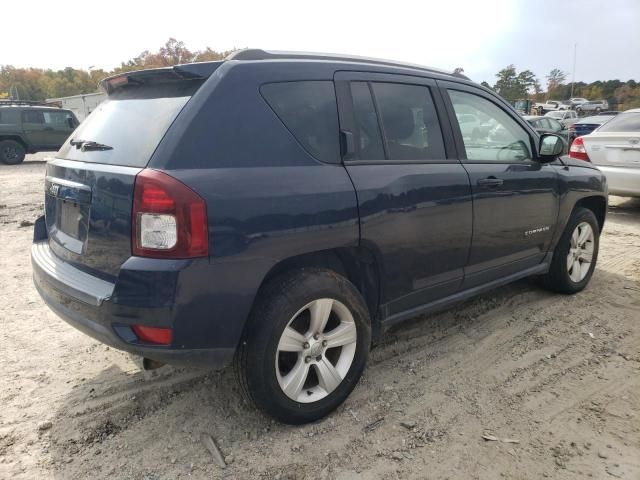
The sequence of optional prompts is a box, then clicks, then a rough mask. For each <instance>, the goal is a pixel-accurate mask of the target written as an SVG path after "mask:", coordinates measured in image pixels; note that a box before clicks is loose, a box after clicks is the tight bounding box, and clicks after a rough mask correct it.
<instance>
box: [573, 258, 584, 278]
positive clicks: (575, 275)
mask: <svg viewBox="0 0 640 480" xmlns="http://www.w3.org/2000/svg"><path fill="white" fill-rule="evenodd" d="M580 272H581V270H580V262H579V261H578V260H577V259H576V260H575V261H574V262H573V267H572V268H571V280H573V281H574V282H579V281H580V280H582V278H581V275H582V274H581V273H580Z"/></svg>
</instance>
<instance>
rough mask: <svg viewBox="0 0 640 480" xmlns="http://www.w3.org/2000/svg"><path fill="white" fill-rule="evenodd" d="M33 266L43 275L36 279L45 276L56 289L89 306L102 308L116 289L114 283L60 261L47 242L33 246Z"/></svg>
mask: <svg viewBox="0 0 640 480" xmlns="http://www.w3.org/2000/svg"><path fill="white" fill-rule="evenodd" d="M31 264H32V266H33V270H34V272H35V271H38V273H40V274H41V275H38V276H36V278H40V277H42V274H44V275H45V276H46V277H47V281H48V282H49V283H50V284H51V286H53V287H54V288H55V289H57V290H59V291H60V292H62V293H64V294H66V295H69V296H70V297H73V298H75V299H76V300H80V301H81V302H84V303H87V304H89V305H94V306H96V307H98V306H100V305H101V304H102V302H104V301H105V300H108V299H109V298H111V295H112V294H113V290H114V288H115V284H114V283H110V282H107V281H106V280H102V279H101V278H97V277H94V276H93V275H89V274H88V273H86V272H83V271H82V270H79V269H77V268H75V267H74V266H72V265H71V264H69V263H67V262H63V261H62V260H60V259H58V258H57V257H56V256H55V255H54V254H53V253H52V252H51V249H50V248H49V242H47V241H44V242H37V243H34V244H33V245H32V246H31Z"/></svg>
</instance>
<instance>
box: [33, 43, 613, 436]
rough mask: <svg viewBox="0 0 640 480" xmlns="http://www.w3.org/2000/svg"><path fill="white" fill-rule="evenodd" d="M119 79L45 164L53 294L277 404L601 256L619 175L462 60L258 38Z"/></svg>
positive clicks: (292, 413)
mask: <svg viewBox="0 0 640 480" xmlns="http://www.w3.org/2000/svg"><path fill="white" fill-rule="evenodd" d="M102 86H103V88H104V89H105V90H106V91H107V93H108V100H106V101H105V102H104V103H103V104H102V105H100V107H99V108H98V109H96V110H95V111H94V112H93V113H92V114H91V116H90V117H89V118H88V119H87V120H86V121H85V122H84V123H83V124H82V125H80V127H79V128H78V129H77V130H76V131H75V132H74V133H73V134H72V135H71V137H70V138H69V139H68V140H67V141H66V143H65V144H64V145H63V147H62V148H61V149H60V151H59V152H58V154H57V155H56V158H55V159H53V160H51V161H49V162H48V164H47V168H46V180H45V197H46V202H45V215H44V217H42V218H40V219H39V220H38V222H37V223H36V226H35V234H34V243H33V247H32V253H31V255H32V264H33V275H34V281H35V284H36V286H37V289H38V291H39V292H40V294H41V295H42V298H43V299H44V300H45V301H46V302H47V304H48V305H49V306H50V307H51V308H52V309H53V310H54V311H55V312H56V313H57V314H58V315H60V316H61V317H62V318H63V319H65V320H66V321H67V322H69V323H70V324H72V325H73V326H75V327H76V328H78V329H80V330H82V331H83V332H85V333H87V334H88V335H91V336H92V337H95V338H97V339H99V340H100V341H102V342H104V343H106V344H108V345H111V346H114V347H116V348H119V349H122V350H125V351H128V352H132V353H135V354H138V355H141V356H143V357H145V358H146V359H147V362H153V363H154V364H155V365H157V364H158V363H176V364H188V365H198V366H204V367H212V368H222V367H225V366H227V365H228V364H230V363H231V362H232V360H234V359H235V362H234V363H235V365H236V368H237V371H238V374H239V379H240V383H241V384H242V386H243V390H244V391H245V392H246V394H247V395H248V397H249V398H250V399H251V400H253V401H254V402H255V404H256V405H257V406H258V407H260V408H261V409H262V410H263V411H265V412H267V413H268V414H270V415H272V416H273V417H275V418H276V419H278V420H280V421H283V422H287V423H303V422H308V421H312V420H315V419H317V418H320V417H322V416H323V415H326V414H327V413H329V412H330V411H332V410H333V409H334V408H336V407H337V406H338V405H339V404H340V403H341V402H342V401H343V400H344V399H345V398H346V397H347V396H348V395H349V393H350V392H351V390H352V389H353V388H354V386H355V385H356V383H357V382H358V379H359V377H360V375H361V374H362V371H363V369H364V367H365V363H366V360H367V355H368V352H369V349H370V346H371V345H372V343H373V342H375V340H376V339H377V338H378V337H379V336H380V335H381V334H382V333H384V331H385V330H387V329H388V328H389V327H391V326H393V325H396V324H398V323H399V322H401V321H403V320H405V319H408V318H411V317H415V316H416V315H419V314H424V313H427V312H432V311H434V310H437V309H440V308H443V307H445V306H447V305H449V304H451V303H453V302H455V301H459V300H462V299H465V298H468V297H470V296H472V295H475V294H478V293H480V292H483V291H486V290H488V289H490V288H494V287H497V286H500V285H503V284H506V283H508V282H512V281H514V280H517V279H520V278H523V277H527V276H539V277H540V278H541V282H542V283H543V284H544V285H546V286H547V287H548V288H550V289H552V290H555V291H558V292H564V293H574V292H578V291H580V290H582V289H583V288H584V287H585V286H586V284H587V282H588V281H589V279H590V277H591V275H592V273H593V271H594V268H595V263H596V258H597V255H598V239H599V233H600V231H601V229H602V226H603V223H604V218H605V212H606V206H607V192H606V183H605V178H604V177H603V175H602V174H601V173H600V172H599V171H598V170H597V168H595V167H593V166H592V165H591V164H590V163H589V162H586V161H579V160H572V159H569V158H560V157H559V155H560V152H561V149H562V141H561V139H560V138H559V137H557V136H554V135H552V134H543V135H541V136H540V135H538V134H537V133H536V132H535V131H534V130H533V129H532V128H531V127H530V126H529V125H528V124H527V122H526V121H524V120H523V119H522V118H521V117H520V116H519V115H518V114H517V113H516V112H515V111H514V110H513V109H512V108H511V107H510V106H509V105H508V104H507V103H506V102H505V101H504V100H502V99H501V98H499V97H498V96H496V95H495V94H494V93H493V92H491V91H489V90H487V89H485V88H482V87H480V86H478V85H476V84H474V83H472V82H470V81H468V80H467V79H466V78H464V77H462V76H459V75H452V74H448V73H445V72H440V71H437V70H432V69H427V68H423V67H418V66H413V65H403V64H399V63H394V62H387V61H380V60H373V59H364V58H350V57H338V56H329V55H306V54H289V53H277V52H265V51H262V50H244V51H241V52H238V53H236V54H234V55H232V56H231V57H229V58H228V59H226V60H225V61H220V62H207V63H197V64H189V65H179V66H175V67H170V68H162V69H156V70H146V71H138V72H130V73H126V74H122V75H118V76H115V77H111V78H109V79H107V80H105V81H103V83H102ZM463 116H464V118H465V121H464V122H459V119H460V118H462V117H463ZM471 117H473V119H472V121H469V119H470V118H471ZM463 124H464V125H463Z"/></svg>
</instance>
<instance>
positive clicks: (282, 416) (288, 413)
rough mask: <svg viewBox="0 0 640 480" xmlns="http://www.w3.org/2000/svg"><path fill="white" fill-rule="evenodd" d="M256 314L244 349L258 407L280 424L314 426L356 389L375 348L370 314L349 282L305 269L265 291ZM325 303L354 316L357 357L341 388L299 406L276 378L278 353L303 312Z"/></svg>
mask: <svg viewBox="0 0 640 480" xmlns="http://www.w3.org/2000/svg"><path fill="white" fill-rule="evenodd" d="M265 293H266V295H267V298H263V299H260V301H259V304H258V305H257V309H256V311H255V312H254V314H252V321H251V329H250V331H248V332H247V334H246V335H245V341H244V343H243V345H242V348H243V350H244V352H243V357H244V358H243V360H244V361H243V362H242V363H243V365H242V366H241V368H243V369H244V372H243V374H244V376H245V379H246V386H247V389H248V390H249V392H248V393H249V395H250V397H251V398H252V400H253V401H254V403H256V405H257V406H258V407H259V408H260V409H261V410H263V411H264V412H266V413H267V414H269V415H271V416H272V417H274V418H275V419H276V420H278V421H281V422H283V423H289V424H301V423H308V422H311V421H314V420H317V419H319V418H322V417H324V416H325V415H327V414H328V413H330V412H331V411H333V410H334V409H335V408H337V407H338V406H339V405H340V404H341V403H342V402H343V401H344V400H345V399H346V398H347V396H348V395H349V394H350V393H351V391H352V390H353V388H354V387H355V386H356V384H357V382H358V380H359V379H360V376H361V375H362V372H363V370H364V367H365V365H366V362H367V357H368V353H369V347H370V343H371V326H370V321H369V315H368V311H367V308H366V306H365V303H364V301H363V300H362V297H361V296H360V294H359V292H358V291H357V289H356V288H355V287H354V286H353V285H352V284H351V283H350V282H349V281H348V280H346V279H345V278H344V277H341V276H339V275H336V274H334V273H333V272H329V271H326V270H304V271H300V272H296V273H295V274H294V275H292V276H290V277H289V278H285V279H279V281H277V286H276V287H275V288H271V289H269V290H268V291H266V292H265ZM319 298H334V299H336V300H338V301H340V302H341V303H343V304H344V305H345V306H346V307H347V308H348V309H349V310H350V312H351V314H352V316H353V318H354V321H355V323H356V329H357V332H358V334H357V343H356V352H355V355H354V358H353V362H352V364H351V367H350V369H349V371H348V373H347V375H346V376H345V378H344V379H343V380H342V382H341V383H340V385H338V387H337V388H336V389H335V390H334V391H333V392H331V393H330V394H329V395H327V396H326V397H325V398H323V399H321V400H318V401H316V402H313V403H299V402H296V401H294V400H292V399H290V398H289V397H287V395H286V394H285V393H284V392H283V391H282V389H281V388H280V385H279V383H278V379H277V376H276V366H275V365H276V357H275V356H276V352H277V346H278V343H279V340H280V335H281V334H282V331H283V330H284V328H285V327H286V325H287V324H288V322H289V321H290V320H291V318H292V317H293V316H294V315H295V314H296V312H298V310H300V309H301V308H302V307H304V306H305V305H307V304H308V303H310V302H312V301H313V300H317V299H319Z"/></svg>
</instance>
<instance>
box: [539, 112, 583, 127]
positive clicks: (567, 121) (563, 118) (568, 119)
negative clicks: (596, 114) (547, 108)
mask: <svg viewBox="0 0 640 480" xmlns="http://www.w3.org/2000/svg"><path fill="white" fill-rule="evenodd" d="M544 116H545V117H551V118H555V119H556V120H558V121H559V122H560V123H562V124H563V125H564V126H565V127H567V128H569V127H570V126H571V125H573V124H574V123H576V121H577V120H578V114H577V113H576V112H574V111H573V110H560V111H555V112H547V113H545V114H544Z"/></svg>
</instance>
